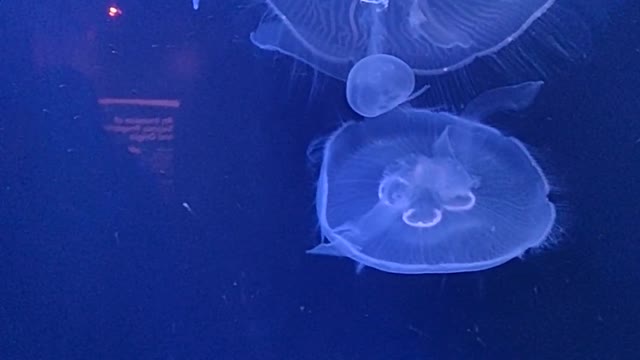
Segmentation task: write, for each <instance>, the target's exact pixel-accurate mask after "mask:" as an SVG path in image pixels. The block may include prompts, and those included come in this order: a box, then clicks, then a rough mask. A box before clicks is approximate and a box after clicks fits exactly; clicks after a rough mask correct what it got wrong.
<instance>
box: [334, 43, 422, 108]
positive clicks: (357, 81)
mask: <svg viewBox="0 0 640 360" xmlns="http://www.w3.org/2000/svg"><path fill="white" fill-rule="evenodd" d="M414 86H415V78H414V74H413V70H412V69H411V68H410V67H409V65H407V64H406V63H404V62H403V61H402V60H400V59H398V58H397V57H395V56H391V55H386V54H375V55H370V56H367V57H365V58H364V59H362V60H360V61H358V63H356V65H355V66H354V67H353V68H352V69H351V71H350V72H349V75H348V76H347V89H346V92H347V101H348V102H349V105H350V106H351V108H352V109H353V110H354V111H355V112H357V113H358V114H360V115H362V116H364V117H375V116H378V115H380V114H383V113H385V112H387V111H389V110H391V109H393V108H395V107H396V106H398V105H400V104H402V103H404V102H406V101H409V100H411V99H412V98H414V97H416V96H418V95H420V94H421V93H422V92H423V91H424V90H426V88H423V89H421V90H420V91H418V92H416V93H415V94H412V91H413V88H414Z"/></svg>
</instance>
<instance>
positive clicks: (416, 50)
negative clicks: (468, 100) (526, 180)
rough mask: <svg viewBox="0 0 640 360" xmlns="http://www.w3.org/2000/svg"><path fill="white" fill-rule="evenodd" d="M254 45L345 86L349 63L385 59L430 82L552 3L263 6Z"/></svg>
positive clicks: (478, 0)
mask: <svg viewBox="0 0 640 360" xmlns="http://www.w3.org/2000/svg"><path fill="white" fill-rule="evenodd" d="M265 2H266V4H267V5H268V8H269V11H268V12H267V14H266V15H265V16H264V18H263V19H262V21H261V22H260V25H259V26H258V28H257V29H256V30H255V32H254V33H252V34H251V39H252V41H253V43H254V44H256V45H257V46H259V47H260V48H263V49H267V50H275V51H279V52H281V53H284V54H287V55H290V56H293V57H294V58H296V59H298V60H300V61H303V62H306V63H308V64H309V65H311V66H312V67H314V68H315V69H317V70H319V71H322V72H324V73H326V74H329V75H331V76H333V77H336V78H338V79H342V80H345V79H346V78H347V75H348V73H349V71H350V70H351V68H352V67H353V66H354V64H355V63H356V62H358V61H360V60H361V59H363V58H365V57H367V56H369V55H374V54H390V55H393V56H395V57H397V58H398V59H400V60H402V61H403V62H405V63H406V64H408V66H409V67H410V68H412V69H413V70H414V71H415V72H416V73H417V74H419V75H438V74H442V73H444V72H448V71H451V70H455V69H457V68H460V67H462V66H464V65H466V64H468V63H470V62H471V61H473V59H475V58H476V57H479V56H482V55H486V54H491V53H494V52H496V51H497V50H499V49H500V48H502V47H504V46H505V45H507V44H508V43H510V42H511V41H513V40H514V39H516V38H517V37H518V36H520V35H521V34H522V33H523V32H524V31H525V30H526V29H527V28H528V27H529V26H530V25H531V24H532V23H533V22H534V21H535V20H536V19H537V18H539V17H540V16H541V15H542V14H544V13H545V12H546V11H547V10H548V9H549V8H550V7H551V5H552V4H553V3H554V0H494V1H487V0H469V1H451V0H406V1H393V0H392V1H390V0H307V1H299V0H265Z"/></svg>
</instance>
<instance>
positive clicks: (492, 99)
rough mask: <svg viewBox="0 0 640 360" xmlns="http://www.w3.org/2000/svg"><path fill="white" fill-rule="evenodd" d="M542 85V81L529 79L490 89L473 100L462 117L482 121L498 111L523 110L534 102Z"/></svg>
mask: <svg viewBox="0 0 640 360" xmlns="http://www.w3.org/2000/svg"><path fill="white" fill-rule="evenodd" d="M542 85H543V82H542V81H527V82H524V83H522V84H518V85H512V86H505V87H500V88H497V89H493V90H489V91H487V92H484V93H482V94H480V95H479V96H478V97H476V98H475V99H473V100H471V102H470V103H469V104H468V105H467V106H466V107H465V108H464V111H463V112H462V117H463V118H465V119H467V120H477V121H481V120H483V119H486V118H487V117H488V116H490V115H492V114H495V113H498V112H502V111H518V110H522V109H524V108H526V107H527V106H529V105H531V104H532V103H533V101H534V100H535V98H536V96H537V95H538V92H540V88H541V87H542Z"/></svg>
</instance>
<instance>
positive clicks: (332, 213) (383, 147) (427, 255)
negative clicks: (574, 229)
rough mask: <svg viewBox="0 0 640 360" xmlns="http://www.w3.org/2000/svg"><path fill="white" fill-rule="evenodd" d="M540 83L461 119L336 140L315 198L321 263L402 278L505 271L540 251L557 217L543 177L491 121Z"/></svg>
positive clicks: (382, 127)
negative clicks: (339, 260)
mask: <svg viewBox="0 0 640 360" xmlns="http://www.w3.org/2000/svg"><path fill="white" fill-rule="evenodd" d="M541 84H542V83H541V82H528V83H523V84H520V85H516V86H511V87H505V88H499V89H495V90H492V91H489V92H487V93H485V94H483V95H481V96H479V97H478V98H476V100H474V101H472V102H471V103H470V104H469V105H468V106H467V108H466V110H465V111H464V112H463V113H462V114H461V115H454V114H450V113H444V112H433V111H429V110H419V109H412V108H398V109H395V110H393V111H391V112H388V113H386V114H383V115H381V116H378V117H376V118H372V119H367V120H366V121H364V122H349V123H346V124H345V125H343V126H342V127H341V128H340V129H338V130H337V131H336V132H334V133H333V134H332V135H331V136H330V137H329V139H328V140H327V142H326V144H325V147H324V150H323V162H322V166H321V171H320V178H319V181H318V189H317V194H316V203H317V214H318V219H319V223H320V227H321V231H322V235H323V242H322V243H321V244H319V245H318V246H316V247H315V248H313V249H312V250H309V253H311V254H323V255H334V256H343V257H348V258H351V259H353V260H355V261H356V262H358V263H359V264H360V265H361V266H369V267H373V268H377V269H379V270H383V271H387V272H393V273H403V274H422V273H453V272H467V271H477V270H483V269H487V268H491V267H494V266H498V265H500V264H503V263H505V262H507V261H508V260H510V259H513V258H515V257H518V256H521V255H523V254H524V253H525V252H526V251H527V250H528V249H532V248H536V247H539V246H541V245H542V244H543V243H544V242H545V240H546V239H547V238H548V237H549V234H550V231H551V229H552V227H553V224H554V222H555V217H556V211H555V207H554V205H553V204H552V203H551V201H550V200H549V191H550V188H549V184H548V182H547V180H546V178H545V175H544V174H543V172H542V170H541V169H540V167H539V166H538V164H537V163H536V161H535V160H534V159H533V157H532V156H531V155H530V154H529V152H528V151H527V150H526V148H525V147H524V145H523V144H522V143H521V142H520V141H518V140H517V139H515V138H513V137H509V136H506V135H504V134H502V133H501V132H500V131H498V130H497V129H495V128H493V127H490V126H488V125H485V124H483V123H481V122H480V120H483V119H486V118H487V117H488V116H490V115H491V114H493V113H495V112H498V111H505V110H519V109H522V108H524V107H526V106H527V105H529V104H530V103H531V102H532V101H533V99H534V98H535V96H536V94H537V92H538V90H539V88H540V86H541Z"/></svg>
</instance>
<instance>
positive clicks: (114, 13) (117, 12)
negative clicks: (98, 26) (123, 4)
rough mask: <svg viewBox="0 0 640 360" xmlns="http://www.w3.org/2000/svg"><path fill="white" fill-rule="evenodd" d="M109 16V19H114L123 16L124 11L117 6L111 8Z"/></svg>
mask: <svg viewBox="0 0 640 360" xmlns="http://www.w3.org/2000/svg"><path fill="white" fill-rule="evenodd" d="M107 14H108V15H109V17H112V18H114V17H117V16H120V15H122V10H120V8H119V7H117V6H115V5H114V6H109V12H108V13H107Z"/></svg>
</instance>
